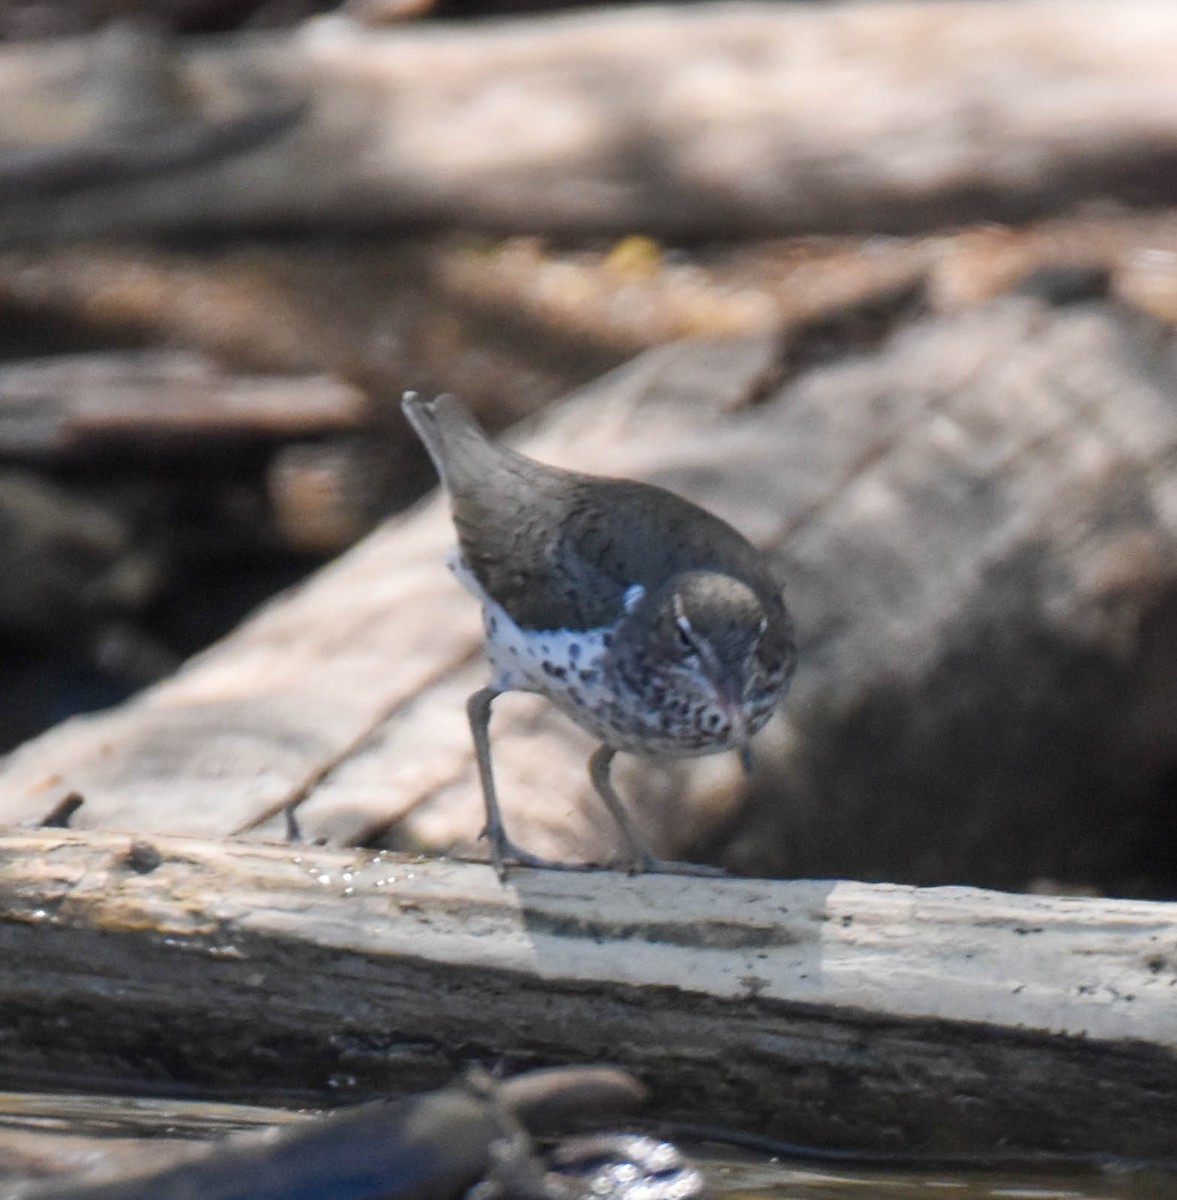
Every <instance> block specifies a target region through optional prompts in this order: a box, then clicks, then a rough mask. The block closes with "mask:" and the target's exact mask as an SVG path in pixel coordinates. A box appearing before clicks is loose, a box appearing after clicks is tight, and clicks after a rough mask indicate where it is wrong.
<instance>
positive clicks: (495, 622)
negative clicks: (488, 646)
mask: <svg viewBox="0 0 1177 1200" xmlns="http://www.w3.org/2000/svg"><path fill="white" fill-rule="evenodd" d="M498 631H499V619H498V617H496V616H493V615H491V616H488V617H487V618H486V632H487V633H489V634H490V635H491V637H493V636H494V635H495V634H496V633H498Z"/></svg>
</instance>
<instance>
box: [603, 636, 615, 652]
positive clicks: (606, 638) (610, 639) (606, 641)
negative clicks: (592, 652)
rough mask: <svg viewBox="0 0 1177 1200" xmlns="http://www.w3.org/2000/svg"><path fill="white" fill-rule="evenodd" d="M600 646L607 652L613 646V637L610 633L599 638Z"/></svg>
mask: <svg viewBox="0 0 1177 1200" xmlns="http://www.w3.org/2000/svg"><path fill="white" fill-rule="evenodd" d="M601 645H602V646H604V647H605V649H606V650H608V649H609V647H610V646H612V645H613V635H612V634H611V633H606V634H603V635H602V636H601Z"/></svg>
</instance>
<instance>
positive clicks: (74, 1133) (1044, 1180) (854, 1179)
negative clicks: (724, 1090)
mask: <svg viewBox="0 0 1177 1200" xmlns="http://www.w3.org/2000/svg"><path fill="white" fill-rule="evenodd" d="M304 1119H306V1116H305V1114H304V1113H299V1112H296V1111H293V1110H289V1109H281V1108H264V1107H260V1106H254V1105H243V1104H224V1103H213V1102H206V1101H176V1100H170V1099H169V1100H158V1099H141V1098H119V1097H109V1096H102V1097H95V1096H81V1095H78V1096H61V1095H29V1094H25V1093H0V1200H2V1197H3V1196H4V1195H6V1194H7V1192H8V1190H9V1187H10V1186H11V1185H13V1184H14V1183H15V1182H16V1180H17V1179H19V1178H20V1177H21V1164H22V1163H23V1164H26V1165H27V1164H30V1163H34V1162H35V1163H36V1164H38V1165H39V1168H40V1169H45V1168H46V1167H52V1166H54V1165H55V1160H56V1166H57V1168H58V1169H60V1168H64V1167H65V1166H67V1165H69V1164H76V1163H77V1162H78V1161H79V1139H89V1143H90V1145H91V1146H92V1147H93V1148H97V1150H98V1152H99V1153H101V1150H102V1147H103V1145H104V1144H105V1145H107V1146H108V1147H109V1151H110V1154H111V1157H112V1162H113V1161H117V1162H121V1163H123V1164H125V1165H126V1166H127V1167H128V1168H129V1167H130V1165H131V1163H132V1162H133V1161H134V1160H136V1159H137V1158H139V1157H140V1156H141V1155H143V1156H146V1157H148V1158H157V1157H158V1156H159V1155H160V1152H164V1156H165V1157H166V1156H167V1155H168V1154H169V1153H170V1149H169V1147H179V1148H180V1149H181V1150H182V1149H183V1146H184V1144H185V1143H187V1145H189V1146H190V1145H191V1143H192V1141H194V1140H195V1141H201V1140H206V1139H210V1138H216V1137H221V1136H223V1135H226V1134H229V1133H237V1132H242V1131H246V1130H250V1129H253V1130H256V1129H259V1128H264V1127H267V1126H272V1125H277V1124H289V1123H291V1122H297V1121H301V1120H304ZM683 1149H684V1151H685V1152H686V1153H687V1154H688V1155H689V1156H690V1157H691V1159H692V1161H693V1162H694V1164H695V1165H696V1166H697V1167H699V1168H700V1169H701V1170H702V1172H703V1174H704V1176H705V1178H706V1179H707V1182H708V1185H709V1187H710V1189H711V1193H712V1195H713V1196H716V1197H722V1198H723V1200H1177V1174H1168V1173H1163V1172H1157V1171H1153V1172H1149V1171H1144V1170H1128V1169H1126V1168H1102V1169H1101V1168H1093V1167H1079V1166H1076V1167H1075V1168H1073V1169H1067V1168H1053V1167H1052V1168H1049V1169H1047V1168H1039V1167H1029V1166H1028V1167H1025V1168H1021V1169H1016V1170H1015V1169H1011V1168H1003V1169H1001V1170H984V1169H980V1168H978V1169H972V1168H969V1169H964V1168H954V1169H951V1170H945V1169H941V1168H927V1169H922V1170H918V1169H904V1170H896V1169H879V1168H871V1167H867V1166H863V1167H855V1166H848V1165H838V1166H816V1165H810V1164H805V1163H799V1162H796V1161H793V1162H789V1161H785V1160H779V1159H765V1158H758V1157H755V1156H752V1155H747V1154H744V1153H742V1152H731V1153H728V1152H725V1151H721V1150H717V1149H716V1148H715V1147H713V1146H710V1145H709V1146H706V1147H700V1146H693V1147H692V1146H684V1147H683ZM91 1155H92V1151H91V1152H90V1153H89V1154H87V1155H85V1156H83V1157H86V1158H87V1161H88V1164H89V1165H90V1166H93V1158H92V1156H91ZM6 1185H7V1186H6Z"/></svg>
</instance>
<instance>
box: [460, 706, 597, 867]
mask: <svg viewBox="0 0 1177 1200" xmlns="http://www.w3.org/2000/svg"><path fill="white" fill-rule="evenodd" d="M501 695H502V692H500V691H499V690H498V689H497V688H493V687H484V688H482V689H480V690H479V691H477V692H475V693H474V694H473V695H472V696H471V697H470V699H469V700H467V701H466V715H467V716H468V717H469V718H470V732H471V734H472V735H473V737H474V759H475V761H476V762H477V763H478V780H479V782H480V783H481V784H482V802H483V804H485V805H486V826H485V828H484V829H483V831H482V832H483V834H484V836H485V837H486V840H487V843H488V845H489V847H490V861H491V863H492V864H493V866H494V869H495V873H496V874H497V875H498V877H499V878H500V879H506V878H507V867H508V865H518V866H521V867H546V868H548V869H551V870H563V871H583V870H587V869H588V867H587V864H585V863H562V862H553V861H552V860H551V859H547V858H541V857H540V856H539V855H538V854H531V853H530V852H529V851H527V850H524V849H523V847H522V846H516V845H515V843H514V842H513V841H511V839H510V838H509V837H507V831H506V829H505V828H504V827H503V814H502V812H501V811H500V809H499V801H498V796H497V794H496V792H495V781H494V771H493V770H492V769H491V764H490V706H491V705H492V704H493V703H494V701H495V698H496V697H497V696H501Z"/></svg>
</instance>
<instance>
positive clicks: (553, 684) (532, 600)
mask: <svg viewBox="0 0 1177 1200" xmlns="http://www.w3.org/2000/svg"><path fill="white" fill-rule="evenodd" d="M403 407H404V411H405V415H406V416H407V417H408V419H409V421H410V422H411V424H412V426H413V428H414V429H415V430H416V431H417V433H418V435H419V436H420V438H421V440H422V441H423V442H424V443H425V448H426V449H427V450H428V451H429V454H430V456H431V457H432V459H433V462H434V465H435V466H436V468H437V473H438V475H439V476H440V477H441V481H442V484H443V486H444V487H445V489H446V490H447V492H448V493H449V497H450V504H451V508H452V513H453V520H454V525H455V527H456V528H457V533H458V550H457V552H456V554H455V555H454V556H453V557H452V559H451V562H450V566H451V569H452V570H453V571H454V573H455V574H456V575H457V576H458V578H459V579H460V580H461V581H462V583H464V584H465V585H466V587H467V588H469V590H470V591H471V592H473V593H474V595H475V596H476V597H477V598H478V600H479V602H480V603H481V605H482V615H483V622H484V625H485V629H486V649H487V654H488V657H489V658H490V666H491V681H490V683H489V684H488V686H486V687H484V688H482V689H480V690H479V691H477V692H475V693H474V694H473V695H472V696H471V697H470V699H469V701H468V702H467V711H468V714H469V718H470V727H471V731H472V733H473V736H474V750H475V757H476V761H477V763H478V773H479V777H480V780H481V783H482V795H483V800H484V802H485V805H486V829H485V833H486V837H487V839H488V841H489V844H490V855H491V860H492V862H493V863H494V866H495V869H496V870H497V871H498V873H499V875H500V876H503V875H504V874H505V871H506V868H507V866H508V865H509V864H519V865H523V866H548V867H551V866H568V865H569V864H563V863H553V862H549V861H548V860H546V859H543V858H540V857H538V856H537V855H534V854H531V853H529V852H528V851H526V850H524V849H522V848H521V847H519V846H517V845H516V844H515V843H514V842H512V841H511V839H510V838H509V837H508V836H507V833H506V830H505V828H504V827H503V820H502V816H501V813H500V811H499V804H498V799H497V797H496V794H495V785H494V775H493V772H492V769H491V757H490V710H491V704H492V703H493V701H494V700H495V698H496V697H497V696H499V695H501V694H502V693H503V692H508V691H524V692H538V693H540V694H541V695H543V696H546V697H547V698H548V699H549V700H550V701H551V702H552V703H553V704H555V705H556V707H557V708H559V709H561V710H562V711H563V712H565V713H566V714H567V715H568V716H569V717H571V718H572V720H573V721H575V722H576V723H577V724H578V725H580V726H581V727H582V728H584V729H586V730H588V732H589V733H591V734H592V735H593V736H594V737H595V738H597V739H599V740H600V742H601V746H600V748H599V749H598V750H597V751H596V752H595V753H594V754H593V755H592V757H591V758H590V760H589V775H590V777H591V779H592V782H593V785H594V787H595V788H596V790H597V792H598V793H599V794H600V797H601V799H602V800H603V801H604V803H605V805H606V807H607V808H608V809H609V811H610V813H612V815H613V817H614V819H615V820H616V822H617V824H618V826H619V827H620V830H621V833H622V836H623V839H624V841H625V845H626V851H627V859H628V862H627V865H628V866H629V867H630V869H631V870H679V871H690V870H692V867H691V866H690V864H671V863H666V862H663V861H662V860H660V859H658V858H656V857H655V855H654V854H652V853H651V851H650V850H649V849H648V848H647V846H646V845H645V842H644V841H643V839H642V837H641V835H640V834H639V833H638V831H637V829H636V827H635V825H634V823H633V821H632V819H631V817H630V816H629V813H628V812H627V811H626V808H625V806H624V805H623V803H622V802H621V800H620V798H619V797H618V795H617V793H616V791H615V789H614V787H613V784H612V781H611V778H610V769H611V766H612V762H613V757H614V755H616V754H617V752H618V751H628V752H630V753H633V754H637V755H642V756H645V757H648V758H655V759H661V758H681V757H688V756H694V755H702V754H717V753H720V752H722V751H727V750H734V751H738V752H739V753H740V755H741V758H742V760H743V761H744V762H745V765H746V764H747V761H748V743H749V741H750V739H751V738H752V735H753V734H755V733H756V732H757V731H758V730H759V729H761V728H762V727H763V725H764V724H765V722H766V721H767V720H768V718H769V717H770V716H771V714H772V712H773V709H774V708H775V707H776V705H777V703H778V702H779V701H780V699H781V697H782V696H783V695H784V693H785V691H786V690H787V688H788V685H789V679H790V676H791V675H792V673H793V667H794V665H795V662H796V648H795V645H794V642H793V626H792V621H791V620H790V618H789V614H788V611H787V609H786V608H785V603H784V600H783V598H782V596H781V586H780V583H779V581H778V580H777V578H776V577H775V574H774V572H773V569H772V566H771V564H770V562H769V560H768V558H767V557H766V556H765V555H764V554H763V553H761V552H760V551H759V550H757V549H756V548H755V547H754V546H752V545H751V543H749V542H748V541H747V540H746V539H745V538H744V537H743V536H742V535H741V534H739V533H738V532H737V531H736V530H735V529H733V528H732V527H731V526H730V525H729V524H727V522H726V521H722V520H720V518H719V517H716V516H714V515H713V514H712V513H709V512H707V511H706V510H705V509H702V508H699V507H698V506H697V505H695V504H692V503H690V502H689V501H687V500H684V499H682V498H681V497H679V496H676V495H675V494H674V493H673V492H669V491H666V490H665V489H664V488H660V487H655V486H653V485H651V484H646V483H638V482H635V481H632V480H625V479H609V478H605V477H603V476H596V475H584V474H579V473H577V472H573V471H565V470H561V469H559V468H557V467H551V466H546V465H545V464H543V463H539V462H536V461H535V460H534V459H531V458H527V457H525V456H524V455H522V454H519V453H517V452H516V451H514V450H511V449H509V448H508V447H506V446H504V445H501V444H500V443H497V442H494V441H492V440H491V439H490V438H489V437H488V436H487V435H486V433H485V432H484V431H483V430H482V428H481V426H479V424H478V423H477V422H476V421H475V420H474V418H473V417H472V416H471V415H470V413H469V412H468V411H467V409H466V408H465V407H464V405H462V404H461V403H460V402H459V401H458V400H457V399H455V398H454V397H453V396H439V397H437V399H435V400H426V399H423V398H422V397H420V396H418V395H417V394H416V393H413V392H408V393H406V394H405V397H404V402H403Z"/></svg>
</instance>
